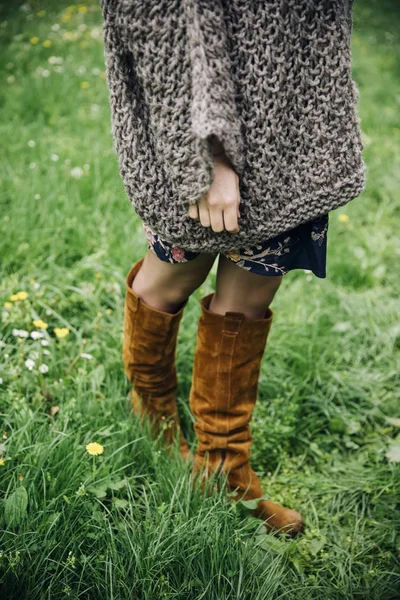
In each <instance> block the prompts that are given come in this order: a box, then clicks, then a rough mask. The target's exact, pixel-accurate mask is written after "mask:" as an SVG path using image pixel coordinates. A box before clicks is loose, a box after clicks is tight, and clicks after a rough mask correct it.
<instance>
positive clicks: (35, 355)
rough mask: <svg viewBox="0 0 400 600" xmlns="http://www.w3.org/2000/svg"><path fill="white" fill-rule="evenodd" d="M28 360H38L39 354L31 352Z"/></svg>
mask: <svg viewBox="0 0 400 600" xmlns="http://www.w3.org/2000/svg"><path fill="white" fill-rule="evenodd" d="M29 358H31V359H32V360H37V359H38V358H39V352H36V351H34V352H31V353H30V355H29Z"/></svg>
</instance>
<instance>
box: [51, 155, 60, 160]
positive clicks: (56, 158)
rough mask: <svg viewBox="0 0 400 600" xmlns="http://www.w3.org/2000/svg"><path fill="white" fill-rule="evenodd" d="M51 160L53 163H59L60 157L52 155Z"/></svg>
mask: <svg viewBox="0 0 400 600" xmlns="http://www.w3.org/2000/svg"><path fill="white" fill-rule="evenodd" d="M50 158H51V160H52V161H53V162H57V161H58V158H59V157H58V155H57V154H52V155H51V156H50Z"/></svg>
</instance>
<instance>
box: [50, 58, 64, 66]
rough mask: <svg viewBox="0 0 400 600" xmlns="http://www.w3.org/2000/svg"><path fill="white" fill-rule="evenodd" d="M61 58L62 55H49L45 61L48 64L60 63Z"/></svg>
mask: <svg viewBox="0 0 400 600" xmlns="http://www.w3.org/2000/svg"><path fill="white" fill-rule="evenodd" d="M63 60H64V59H63V58H62V56H49V58H48V60H47V62H48V63H49V64H50V65H62V63H63Z"/></svg>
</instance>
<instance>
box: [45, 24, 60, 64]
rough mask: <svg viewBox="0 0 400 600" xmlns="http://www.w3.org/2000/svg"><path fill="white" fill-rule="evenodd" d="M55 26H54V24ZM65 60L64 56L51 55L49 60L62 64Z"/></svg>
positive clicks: (51, 62)
mask: <svg viewBox="0 0 400 600" xmlns="http://www.w3.org/2000/svg"><path fill="white" fill-rule="evenodd" d="M53 27H54V25H53ZM63 60H64V59H63V58H62V56H50V58H49V59H48V62H49V63H50V64H51V65H62V63H63Z"/></svg>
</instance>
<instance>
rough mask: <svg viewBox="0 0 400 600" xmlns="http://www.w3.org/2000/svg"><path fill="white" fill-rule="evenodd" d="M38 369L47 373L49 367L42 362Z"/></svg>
mask: <svg viewBox="0 0 400 600" xmlns="http://www.w3.org/2000/svg"><path fill="white" fill-rule="evenodd" d="M39 371H40V372H41V373H48V372H49V367H48V366H47V365H45V364H44V363H43V364H41V365H40V367H39Z"/></svg>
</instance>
